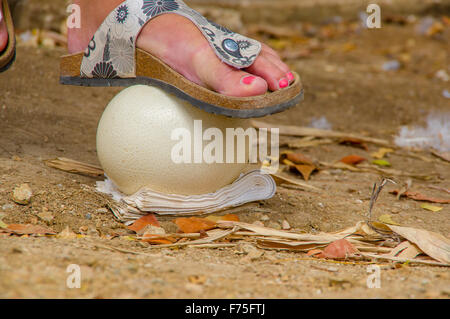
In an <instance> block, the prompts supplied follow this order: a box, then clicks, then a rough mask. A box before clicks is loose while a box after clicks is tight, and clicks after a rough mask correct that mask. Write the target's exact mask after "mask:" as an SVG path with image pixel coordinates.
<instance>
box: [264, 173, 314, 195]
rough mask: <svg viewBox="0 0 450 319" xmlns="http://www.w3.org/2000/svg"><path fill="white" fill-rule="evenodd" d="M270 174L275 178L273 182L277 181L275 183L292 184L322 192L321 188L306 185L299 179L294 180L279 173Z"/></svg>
mask: <svg viewBox="0 0 450 319" xmlns="http://www.w3.org/2000/svg"><path fill="white" fill-rule="evenodd" d="M270 176H272V178H273V179H274V180H275V183H277V185H293V186H295V187H298V188H300V189H303V190H307V191H316V192H320V193H321V192H322V190H321V189H320V188H317V187H314V186H311V185H308V184H306V183H303V182H301V181H296V180H293V179H290V178H288V177H285V176H282V175H280V174H270Z"/></svg>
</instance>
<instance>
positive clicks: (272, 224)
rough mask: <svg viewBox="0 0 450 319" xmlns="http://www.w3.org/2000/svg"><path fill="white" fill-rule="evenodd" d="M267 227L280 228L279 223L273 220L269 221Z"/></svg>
mask: <svg viewBox="0 0 450 319" xmlns="http://www.w3.org/2000/svg"><path fill="white" fill-rule="evenodd" d="M267 227H270V228H273V229H277V230H280V229H281V225H280V224H278V223H277V222H274V221H270V222H269V224H268V225H267Z"/></svg>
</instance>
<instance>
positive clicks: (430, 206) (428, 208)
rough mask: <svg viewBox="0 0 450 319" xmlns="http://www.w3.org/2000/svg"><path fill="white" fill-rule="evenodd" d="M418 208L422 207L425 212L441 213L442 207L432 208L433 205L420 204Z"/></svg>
mask: <svg viewBox="0 0 450 319" xmlns="http://www.w3.org/2000/svg"><path fill="white" fill-rule="evenodd" d="M420 207H422V208H423V209H426V210H430V211H432V212H435V213H436V212H439V211H441V210H442V208H443V207H439V206H434V205H430V204H426V203H423V204H421V205H420Z"/></svg>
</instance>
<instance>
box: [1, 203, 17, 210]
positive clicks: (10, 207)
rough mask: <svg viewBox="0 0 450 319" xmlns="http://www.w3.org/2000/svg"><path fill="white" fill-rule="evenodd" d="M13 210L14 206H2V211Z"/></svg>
mask: <svg viewBox="0 0 450 319" xmlns="http://www.w3.org/2000/svg"><path fill="white" fill-rule="evenodd" d="M13 208H14V205H12V204H5V205H3V206H2V210H10V209H13Z"/></svg>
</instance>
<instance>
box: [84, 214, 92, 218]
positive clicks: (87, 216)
mask: <svg viewBox="0 0 450 319" xmlns="http://www.w3.org/2000/svg"><path fill="white" fill-rule="evenodd" d="M84 217H85V218H86V219H92V215H91V214H90V213H87V214H86V215H84Z"/></svg>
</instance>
